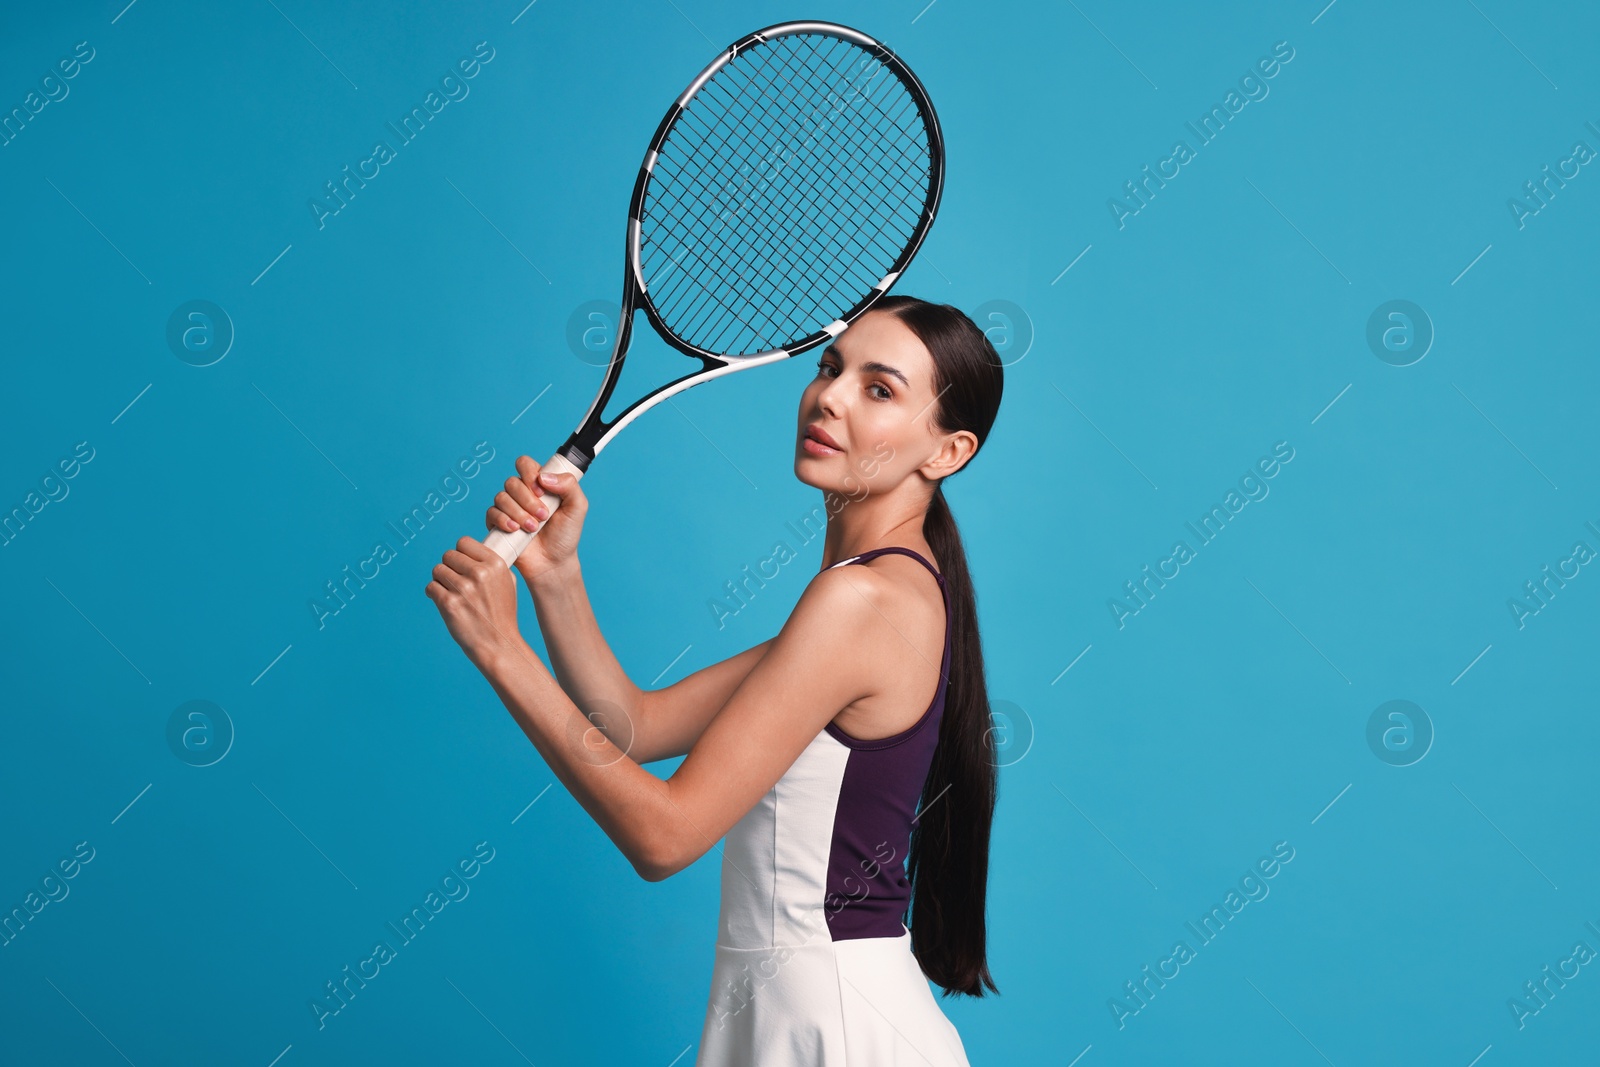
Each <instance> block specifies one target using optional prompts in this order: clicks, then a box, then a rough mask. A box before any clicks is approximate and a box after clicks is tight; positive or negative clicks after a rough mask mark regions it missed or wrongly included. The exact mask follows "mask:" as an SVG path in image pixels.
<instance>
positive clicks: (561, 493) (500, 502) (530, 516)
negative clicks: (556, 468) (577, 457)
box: [484, 456, 589, 589]
mask: <svg viewBox="0 0 1600 1067" xmlns="http://www.w3.org/2000/svg"><path fill="white" fill-rule="evenodd" d="M517 474H518V475H519V476H513V477H510V478H507V479H506V487H505V488H504V489H502V490H501V491H500V492H499V493H497V494H495V498H494V506H493V507H491V508H490V509H489V511H488V513H487V514H486V515H485V516H484V519H485V522H486V524H487V525H488V527H489V529H491V530H504V531H505V532H507V533H510V532H512V531H514V530H517V529H524V530H526V529H528V528H529V527H530V526H537V525H538V523H541V522H544V526H543V528H541V529H540V530H539V534H538V536H537V537H535V538H534V539H533V541H532V543H530V544H529V545H528V547H527V548H525V549H523V551H522V555H520V556H518V557H517V561H516V568H517V571H518V573H520V574H521V575H522V580H523V581H524V582H527V583H528V587H529V588H530V589H531V588H532V587H533V584H534V582H536V581H538V580H539V579H541V578H544V577H546V576H547V575H550V574H552V573H554V572H556V571H558V570H561V569H564V568H565V566H566V565H567V564H569V563H571V562H575V561H576V559H577V551H578V538H579V537H580V536H581V535H582V533H583V518H584V516H585V515H587V514H588V512H589V501H588V498H587V497H585V496H584V494H583V490H582V489H581V488H579V486H578V479H577V478H575V477H574V476H573V475H571V474H551V475H549V476H548V477H549V478H553V479H554V483H553V484H550V483H547V482H546V480H545V478H546V476H545V475H543V473H542V472H541V470H540V467H539V464H538V463H537V462H535V461H534V459H533V457H532V456H518V457H517ZM544 493H550V494H552V495H553V496H556V497H559V498H560V500H561V506H560V507H559V508H557V509H556V513H555V515H554V516H550V517H549V519H550V521H549V522H545V519H546V517H547V512H546V509H545V506H544V505H543V504H542V503H540V501H539V497H540V496H541V495H542V494H544Z"/></svg>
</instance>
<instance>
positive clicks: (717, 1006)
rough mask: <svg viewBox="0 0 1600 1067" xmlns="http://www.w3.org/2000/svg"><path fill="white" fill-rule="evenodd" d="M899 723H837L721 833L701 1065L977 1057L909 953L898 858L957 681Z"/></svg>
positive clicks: (944, 1064)
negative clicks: (864, 733) (871, 734)
mask: <svg viewBox="0 0 1600 1067" xmlns="http://www.w3.org/2000/svg"><path fill="white" fill-rule="evenodd" d="M884 552H898V553H901V554H904V555H908V556H911V557H913V558H914V559H916V560H918V561H919V562H921V563H922V564H923V565H924V566H926V567H927V568H928V570H930V571H932V572H933V574H934V577H935V578H937V579H938V581H939V589H940V592H941V593H942V594H943V595H944V598H945V643H944V660H943V662H942V663H941V665H940V668H939V674H940V682H939V688H938V692H937V693H936V694H935V695H934V700H933V703H932V704H931V705H930V706H929V708H928V710H927V711H926V712H924V713H923V716H922V718H921V719H919V720H918V721H917V722H916V723H915V724H913V725H912V726H910V727H909V728H907V729H906V730H904V731H902V732H900V733H898V734H895V735H893V736H891V737H886V738H882V739H878V740H872V741H862V740H858V739H856V738H853V737H851V736H850V735H848V734H846V733H845V732H844V731H843V730H840V729H839V728H838V727H837V726H835V725H834V724H833V723H829V724H828V725H827V727H826V728H824V729H823V731H822V732H821V733H819V734H818V735H817V736H816V738H815V739H814V740H813V741H812V742H811V743H810V744H809V745H807V746H806V749H805V751H803V752H802V753H801V754H800V756H799V757H798V758H797V759H796V760H795V761H794V764H793V765H792V766H790V768H789V769H788V771H786V772H785V773H784V775H783V777H782V778H780V779H779V780H778V782H777V784H775V785H774V786H773V787H772V788H771V789H770V790H768V792H767V794H766V795H765V796H764V797H762V798H761V800H760V801H758V802H757V803H756V805H755V807H753V808H751V809H750V811H749V812H748V813H746V815H745V816H744V817H743V818H742V819H740V820H739V821H738V822H737V823H736V824H735V825H734V827H733V828H732V829H731V830H730V831H728V835H727V838H726V841H725V843H724V849H723V858H722V908H721V914H720V916H719V919H718V929H717V943H716V959H715V963H714V965H713V968H712V979H711V997H710V1001H709V1003H708V1004H707V1006H706V1018H705V1025H704V1027H703V1029H702V1031H701V1035H700V1050H699V1054H698V1056H697V1058H696V1059H695V1065H696V1067H968V1063H967V1056H966V1051H965V1049H964V1048H963V1047H962V1044H961V1037H960V1035H959V1034H957V1032H956V1028H955V1026H954V1025H953V1024H952V1023H951V1022H950V1020H949V1019H948V1018H946V1017H945V1014H944V1012H943V1011H941V1010H940V1008H939V1005H938V1002H937V1001H936V1000H935V998H934V995H933V992H932V989H931V987H930V985H929V982H928V979H927V978H926V976H924V975H923V973H922V969H921V967H920V966H919V965H918V964H917V959H916V957H915V956H914V955H913V954H912V952H911V934H910V932H909V931H908V930H907V929H906V927H905V925H904V922H903V918H902V917H903V916H904V914H905V911H906V907H907V904H908V902H909V900H910V883H909V881H908V880H907V878H906V873H905V859H906V852H907V849H908V848H909V845H910V836H911V820H912V818H913V817H914V816H915V815H916V807H917V801H918V798H919V797H920V795H921V792H922V786H923V782H924V780H925V779H926V778H927V774H928V767H929V765H930V763H931V761H932V758H933V749H934V745H935V744H936V743H937V741H938V736H939V723H940V721H941V718H942V716H943V712H944V698H945V690H946V688H947V686H948V681H949V667H950V632H949V618H950V615H949V611H950V599H949V591H948V590H947V589H946V588H945V583H944V576H943V575H941V574H939V572H938V571H937V570H935V569H934V567H933V565H932V564H931V563H929V562H928V561H927V560H926V559H923V558H922V556H920V555H918V554H917V553H915V552H913V551H911V550H910V549H907V548H900V547H898V546H895V547H889V548H879V549H874V550H872V551H871V552H865V553H863V554H861V555H859V556H855V557H852V558H851V559H847V560H841V561H840V562H839V563H837V564H834V566H844V565H845V564H849V563H864V562H866V561H867V560H869V559H872V558H873V557H875V556H878V555H881V554H882V553H884Z"/></svg>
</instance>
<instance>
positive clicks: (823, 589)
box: [796, 549, 945, 648]
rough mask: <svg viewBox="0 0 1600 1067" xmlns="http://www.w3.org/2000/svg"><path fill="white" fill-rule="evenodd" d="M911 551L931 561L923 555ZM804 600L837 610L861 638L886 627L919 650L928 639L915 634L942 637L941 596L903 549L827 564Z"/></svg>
mask: <svg viewBox="0 0 1600 1067" xmlns="http://www.w3.org/2000/svg"><path fill="white" fill-rule="evenodd" d="M912 551H917V552H918V554H919V555H921V556H923V558H924V559H928V562H929V563H930V564H932V563H933V561H932V560H931V559H929V558H928V556H927V554H926V553H923V552H921V551H919V550H917V549H912ZM808 598H810V599H811V600H812V601H813V603H814V604H815V605H816V606H817V607H819V608H825V609H826V610H829V611H837V612H839V614H840V615H841V621H843V618H846V617H848V618H851V619H853V620H854V621H855V622H856V623H857V624H858V625H859V627H860V633H859V634H858V636H860V637H862V638H864V639H865V638H869V637H875V636H881V635H882V633H883V632H884V631H887V633H888V634H890V635H894V634H896V633H898V635H899V637H903V638H905V639H906V640H909V641H912V643H913V645H914V647H918V648H920V647H921V645H922V644H924V643H927V642H926V641H925V640H917V638H918V637H919V636H920V637H922V638H927V637H929V636H931V637H933V638H934V639H935V640H936V641H938V642H942V641H943V636H944V616H945V612H944V598H943V594H942V592H941V591H940V588H939V585H938V582H937V580H936V579H935V578H934V576H933V573H930V570H929V568H928V567H925V566H923V564H921V563H919V562H917V561H916V560H915V559H912V558H911V557H910V556H908V555H905V554H904V553H901V552H882V553H879V554H878V555H875V556H873V557H872V558H871V559H866V560H857V561H853V562H849V563H843V564H839V565H836V566H832V567H828V568H825V569H823V570H822V571H819V572H818V573H817V574H816V575H815V576H814V577H813V578H812V579H811V582H810V583H809V584H808V585H807V587H806V591H805V593H803V594H802V595H801V598H800V599H801V604H805V602H806V601H807V599H808ZM796 610H799V605H797V606H796ZM924 631H926V632H924ZM896 640H898V638H896Z"/></svg>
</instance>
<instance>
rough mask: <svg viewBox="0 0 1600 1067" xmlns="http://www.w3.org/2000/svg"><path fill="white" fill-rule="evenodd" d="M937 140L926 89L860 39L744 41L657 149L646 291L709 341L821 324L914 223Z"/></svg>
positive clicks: (745, 344)
mask: <svg viewBox="0 0 1600 1067" xmlns="http://www.w3.org/2000/svg"><path fill="white" fill-rule="evenodd" d="M818 39H820V40H821V41H823V42H826V44H825V46H824V47H820V48H819V47H818V44H817V41H818ZM908 116H909V117H908ZM931 154H932V145H931V143H930V138H929V134H928V131H927V130H926V128H924V127H923V125H922V115H921V111H920V109H919V108H918V107H917V102H916V99H915V98H914V97H913V96H912V95H911V93H910V91H909V90H908V89H907V88H906V86H905V85H904V83H902V82H901V81H900V79H899V77H898V76H897V75H896V74H895V72H894V71H893V70H892V69H890V68H889V67H887V66H886V65H885V64H884V63H883V62H882V61H881V60H880V59H878V58H877V57H875V56H873V55H872V54H871V53H868V52H866V51H865V50H864V49H861V48H859V47H857V46H856V45H854V44H852V43H850V42H848V41H842V40H840V39H839V38H835V37H826V36H823V35H813V34H796V35H790V36H786V37H780V38H776V39H774V40H772V41H769V42H765V43H763V44H762V45H758V46H752V47H751V48H750V49H747V50H745V51H742V52H741V53H740V55H739V56H738V57H736V59H734V60H732V61H730V62H729V63H728V64H727V65H726V66H724V68H723V69H722V70H720V71H719V72H718V73H717V75H715V76H714V77H713V78H712V79H711V80H710V81H709V82H708V83H707V84H706V86H704V87H703V88H702V90H701V91H700V92H699V93H697V94H696V96H695V97H693V98H691V100H690V102H689V105H688V106H687V109H686V110H685V112H684V113H683V114H682V115H680V116H679V118H678V120H677V122H676V123H675V124H674V127H673V129H672V130H671V132H670V133H669V135H668V137H667V139H666V142H665V143H664V144H663V145H662V146H661V148H660V150H659V155H658V158H657V162H656V167H655V170H654V172H653V173H652V177H651V184H650V188H649V195H647V197H646V203H645V206H644V210H643V212H642V216H643V217H642V218H641V223H642V227H641V266H642V267H644V268H645V273H646V276H647V286H648V290H647V293H648V296H649V298H650V300H651V302H652V303H653V304H654V305H655V308H656V310H657V312H658V313H659V314H660V316H661V318H662V320H663V321H664V322H665V323H666V324H667V326H668V327H669V328H670V329H671V330H672V331H673V333H675V334H676V335H677V336H678V337H680V338H681V339H683V340H685V341H687V342H689V343H690V344H692V345H694V346H696V347H698V348H701V349H703V350H706V351H712V352H718V353H723V354H730V355H731V354H752V353H754V352H759V351H769V350H772V349H775V348H778V347H782V346H783V345H785V344H786V343H792V342H794V341H797V340H799V339H801V338H803V337H806V336H809V335H811V334H813V333H815V332H816V331H817V330H819V329H820V328H821V327H822V326H823V325H826V324H827V323H828V322H831V321H832V320H833V319H835V318H838V317H840V316H842V315H843V314H844V313H845V312H847V311H848V310H849V309H850V308H851V307H853V306H854V305H855V304H856V303H858V302H859V300H860V298H861V297H863V296H865V295H866V293H867V291H868V290H869V289H870V288H872V287H873V286H875V285H876V284H877V283H878V282H879V281H880V280H881V279H882V277H883V276H884V274H886V273H887V272H888V270H889V269H891V268H892V266H893V264H894V263H895V262H896V260H897V259H898V258H899V256H900V255H901V253H902V252H903V250H904V248H905V247H906V244H907V242H908V241H909V240H910V239H911V237H912V236H913V235H914V234H915V233H916V232H917V229H918V225H919V223H920V221H921V219H922V215H923V213H924V212H925V210H926V209H927V202H928V199H929V197H930V196H931V193H932V190H931V188H930V186H931V172H932V159H931ZM719 179H721V180H720V181H719ZM646 260H648V263H646ZM663 279H664V280H663Z"/></svg>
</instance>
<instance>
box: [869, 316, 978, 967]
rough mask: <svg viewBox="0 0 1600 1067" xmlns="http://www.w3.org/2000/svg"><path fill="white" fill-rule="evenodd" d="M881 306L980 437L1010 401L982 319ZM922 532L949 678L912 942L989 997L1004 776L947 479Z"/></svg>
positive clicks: (947, 429) (923, 817)
mask: <svg viewBox="0 0 1600 1067" xmlns="http://www.w3.org/2000/svg"><path fill="white" fill-rule="evenodd" d="M873 310H875V311H888V312H890V313H892V314H894V315H895V316H896V317H898V318H899V319H900V321H901V322H903V323H905V325H906V326H907V327H908V328H909V329H910V330H911V332H912V333H914V334H916V335H917V338H918V339H919V340H920V341H921V342H922V343H923V345H924V346H925V347H926V348H927V349H928V352H929V353H930V354H931V355H932V356H933V366H934V382H933V388H934V393H935V396H936V399H935V402H934V404H933V409H932V410H933V415H932V418H933V420H934V424H935V425H936V426H937V427H938V428H939V431H940V432H942V433H953V432H955V431H957V430H968V431H970V432H971V433H972V434H973V435H975V436H976V437H977V439H978V447H979V448H982V447H983V442H984V440H985V439H987V437H988V436H989V428H990V427H991V426H993V425H994V419H995V415H996V414H997V413H998V412H999V410H1000V394H1001V390H1002V386H1003V385H1004V381H1003V375H1002V373H1001V359H1000V356H999V354H998V353H997V352H996V351H995V348H994V345H992V344H991V343H990V342H989V339H988V338H987V337H986V336H984V333H983V331H982V330H980V329H979V328H978V326H977V324H975V323H974V322H973V321H972V320H971V319H970V318H968V317H967V316H966V315H965V314H963V313H962V312H961V311H960V309H958V308H956V307H953V306H951V305H950V304H934V303H930V302H928V301H926V300H919V299H917V298H916V297H912V296H889V297H885V298H884V299H882V300H880V301H879V302H878V303H877V304H875V305H874V306H873ZM969 462H970V461H969ZM962 469H965V467H964V466H963V468H962ZM957 473H959V471H958V472H957ZM922 536H923V537H924V538H926V539H927V541H928V547H929V548H931V549H932V550H933V554H934V557H935V562H936V563H937V565H938V567H939V570H940V571H941V572H942V573H943V574H944V579H945V588H946V590H947V592H948V593H949V596H950V625H951V630H950V679H949V683H948V688H947V689H946V692H945V708H944V718H943V720H942V721H941V723H940V725H939V741H938V745H937V747H935V749H934V751H933V763H932V765H931V766H930V767H929V769H928V778H927V780H926V781H925V782H924V783H923V786H922V800H921V805H920V806H921V809H922V810H921V812H920V814H919V815H918V816H917V822H916V825H915V827H914V828H913V830H912V831H911V854H910V856H909V857H908V859H907V861H906V873H907V875H908V877H909V878H910V879H911V923H910V930H911V949H912V952H913V953H915V955H916V957H917V962H918V963H919V964H920V965H921V967H922V971H923V973H924V974H926V975H927V976H928V978H929V979H931V980H932V981H933V982H934V983H936V984H937V985H939V986H942V987H943V988H944V995H945V996H950V995H951V994H954V993H963V994H966V995H967V996H973V997H981V996H983V995H984V987H985V986H987V987H988V988H989V989H990V990H991V991H992V992H995V993H998V992H1000V989H999V987H998V986H996V985H995V984H994V979H993V978H991V977H990V975H989V963H988V959H987V954H988V953H987V947H986V941H987V937H986V926H985V921H984V901H985V897H986V896H987V889H988V882H989V830H990V826H991V825H992V824H993V822H994V808H995V800H996V797H997V794H998V786H999V781H998V777H999V776H998V768H997V764H996V761H995V756H994V749H993V722H992V720H991V718H990V711H989V692H988V688H987V686H986V685H985V683H984V677H983V643H982V641H981V640H980V638H979V635H978V604H977V597H976V595H975V593H974V592H973V588H972V575H971V574H970V573H969V571H968V570H967V553H966V549H965V548H964V547H963V546H962V544H961V531H960V530H959V529H957V527H956V520H955V516H954V515H952V514H951V513H950V505H949V504H948V503H946V502H945V498H944V484H943V481H942V480H941V481H940V483H939V485H938V486H937V487H935V489H934V492H933V499H932V501H931V502H930V503H929V505H928V513H927V515H926V517H924V518H923V520H922Z"/></svg>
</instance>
